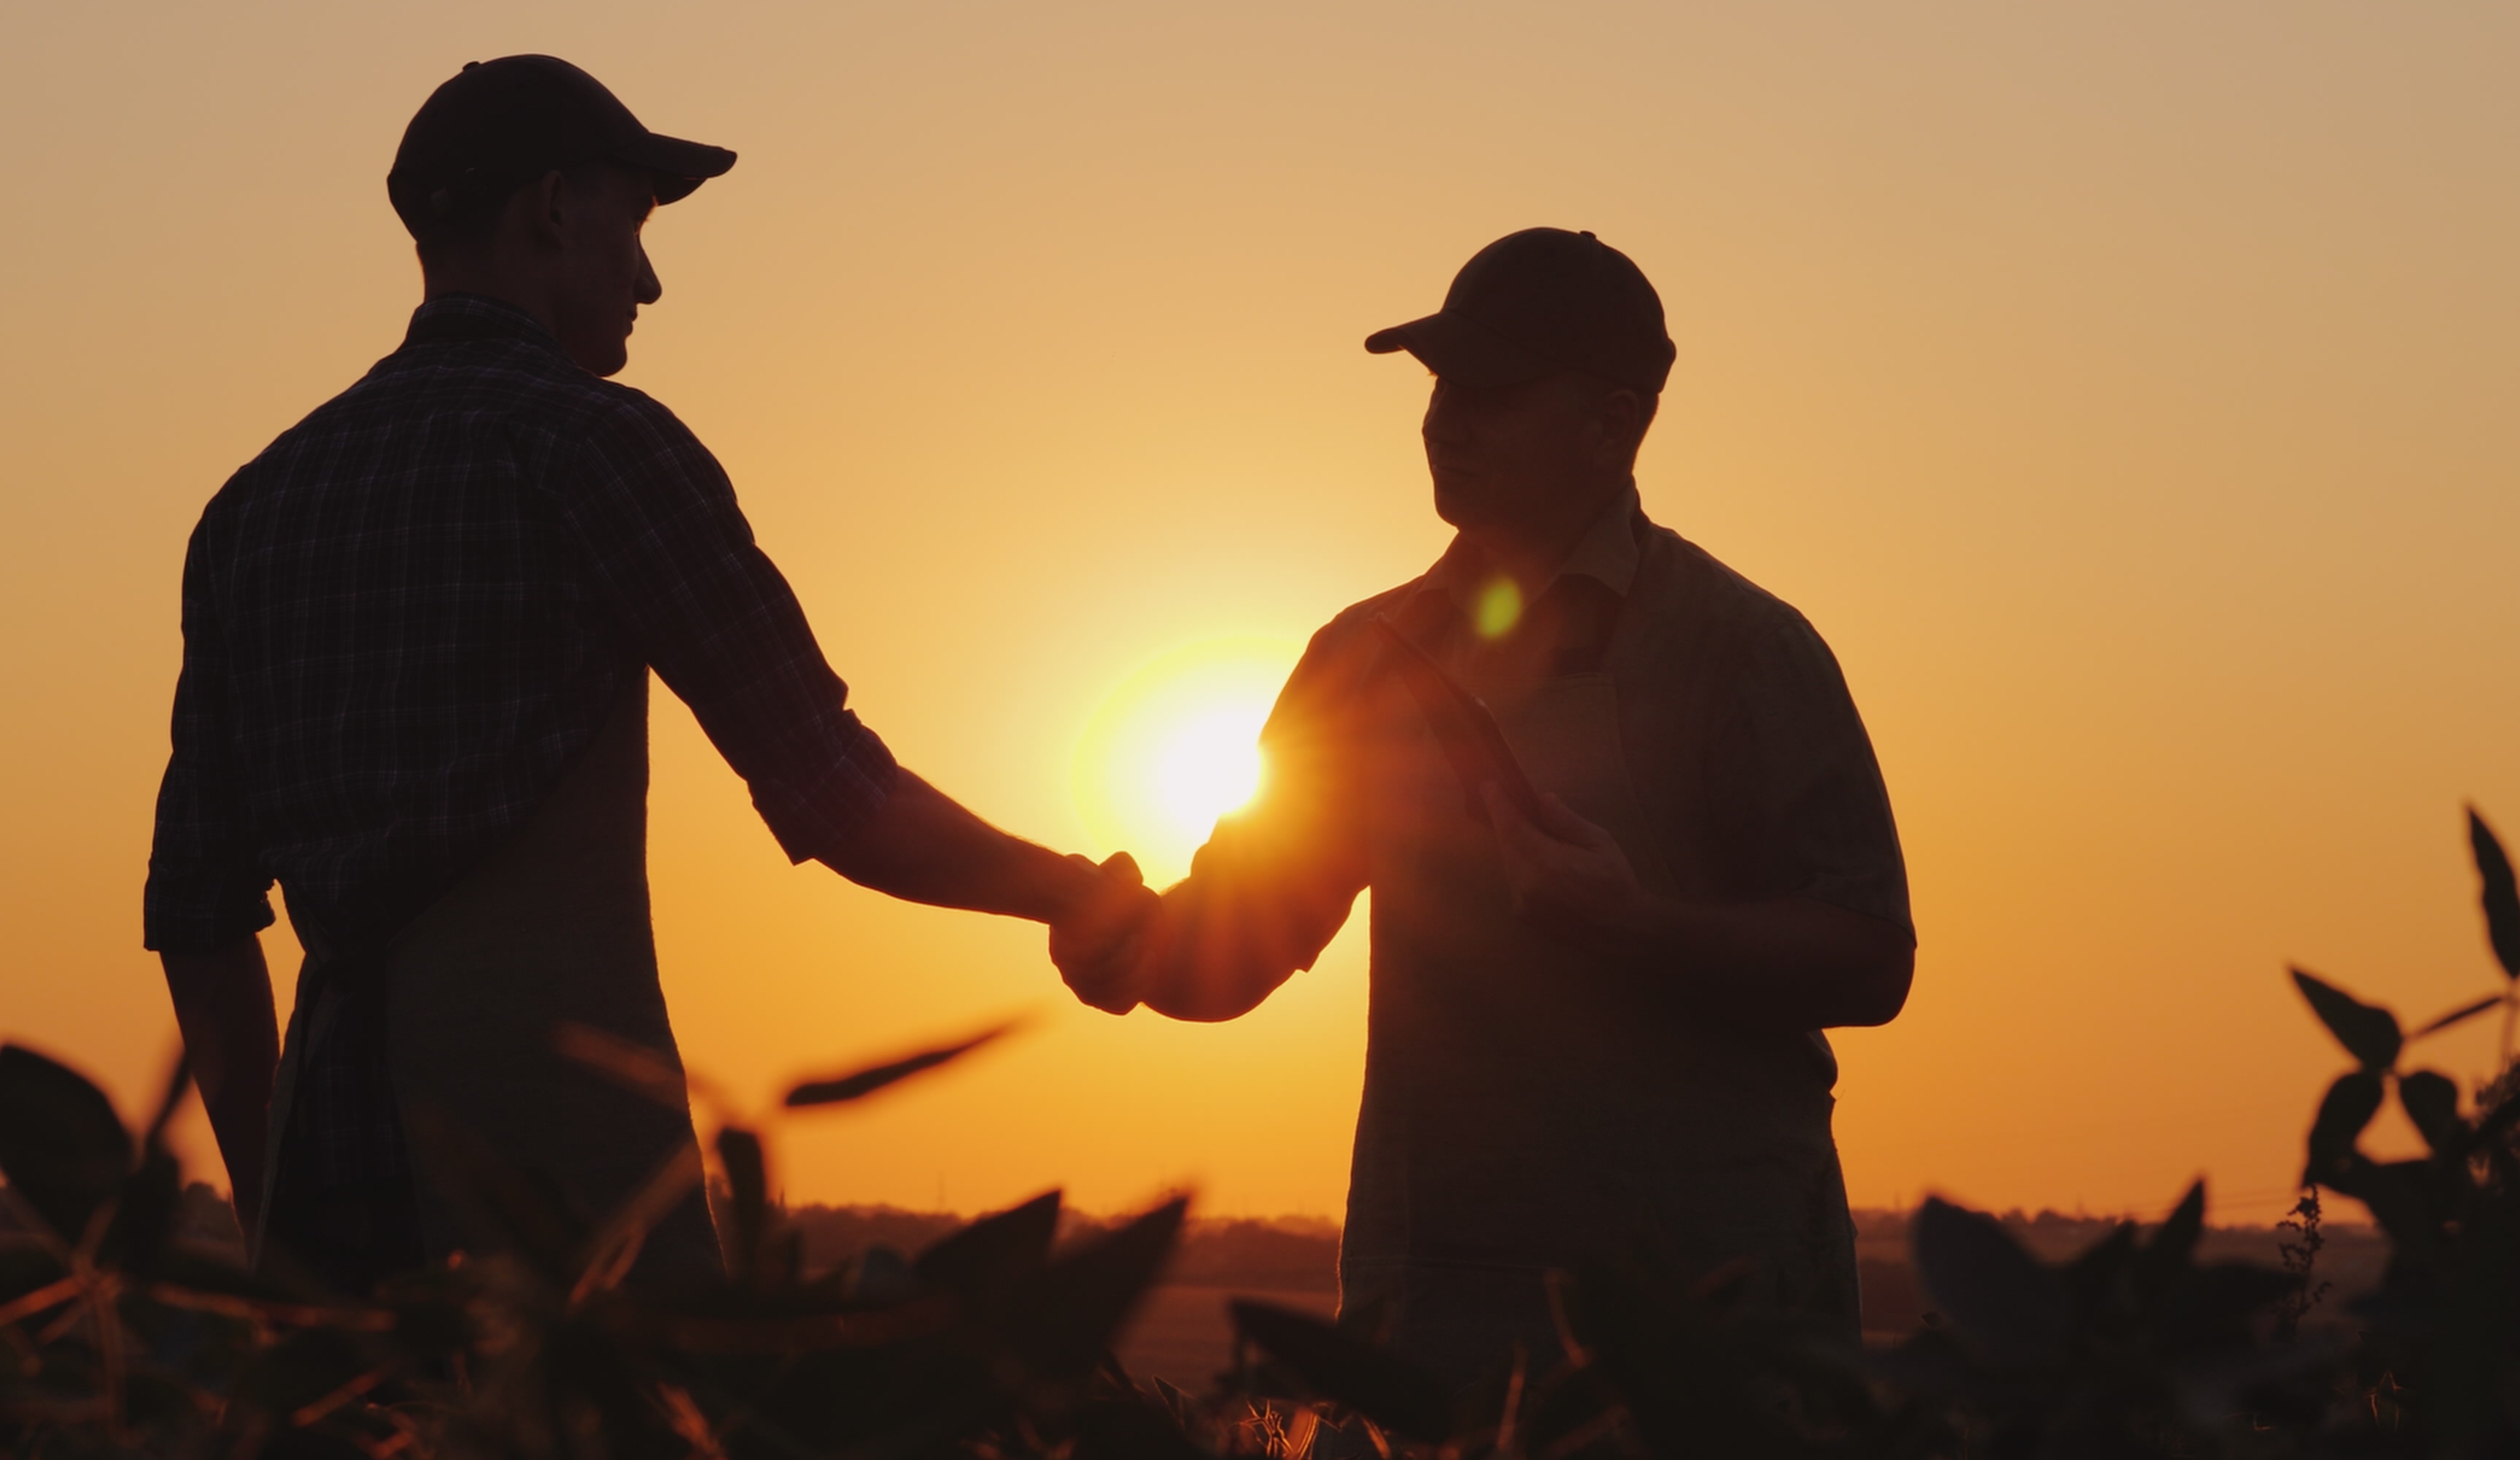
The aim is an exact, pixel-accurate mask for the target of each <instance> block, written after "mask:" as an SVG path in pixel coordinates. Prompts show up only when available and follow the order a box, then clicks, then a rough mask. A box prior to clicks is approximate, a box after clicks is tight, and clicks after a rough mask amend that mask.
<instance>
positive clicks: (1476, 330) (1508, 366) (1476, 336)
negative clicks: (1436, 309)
mask: <svg viewBox="0 0 2520 1460" xmlns="http://www.w3.org/2000/svg"><path fill="white" fill-rule="evenodd" d="M1365 347H1366V349H1368V350H1369V351H1371V352H1373V354H1376V355H1389V354H1394V353H1396V352H1398V351H1401V350H1407V351H1408V352H1409V353H1410V354H1412V355H1415V356H1417V357H1418V362H1419V363H1420V364H1422V365H1424V366H1425V367H1426V368H1427V369H1428V370H1431V371H1433V372H1434V373H1435V374H1436V375H1438V376H1443V377H1444V378H1445V379H1447V380H1451V381H1453V382H1454V383H1456V384H1461V385H1467V386H1469V387H1470V388H1471V389H1473V390H1487V389H1492V388H1495V387H1497V386H1501V385H1519V384H1521V383H1522V382H1524V381H1525V380H1537V379H1541V378H1543V377H1545V376H1553V375H1555V374H1557V373H1558V371H1559V370H1560V369H1561V368H1562V367H1560V366H1559V365H1558V364H1557V363H1556V362H1555V361H1553V360H1551V359H1549V358H1548V357H1546V356H1544V355H1539V354H1535V353H1533V352H1532V351H1530V350H1526V349H1524V348H1523V347H1522V346H1520V345H1518V344H1515V343H1513V342H1512V341H1511V340H1508V339H1507V338H1506V337H1505V336H1503V335H1501V334H1498V333H1497V332H1495V331H1493V330H1490V329H1488V328H1487V327H1486V326H1484V325H1479V324H1475V323H1473V322H1471V321H1469V320H1466V319H1463V317H1461V316H1460V315H1457V314H1442V313H1437V314H1430V315H1428V316H1426V317H1425V318H1424V319H1422V320H1411V321H1410V322H1409V323H1408V324H1405V325H1394V326H1392V327H1391V328H1390V329H1388V330H1377V331H1375V332H1373V333H1372V334H1369V335H1367V336H1366V337H1365Z"/></svg>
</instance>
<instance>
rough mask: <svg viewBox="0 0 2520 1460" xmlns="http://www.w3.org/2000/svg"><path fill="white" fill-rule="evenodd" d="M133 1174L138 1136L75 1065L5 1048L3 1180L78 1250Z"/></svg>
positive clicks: (0, 1079) (0, 1078)
mask: <svg viewBox="0 0 2520 1460" xmlns="http://www.w3.org/2000/svg"><path fill="white" fill-rule="evenodd" d="M130 1171H131V1132H130V1131H128V1130H125V1129H124V1128H122V1118H121V1117H120V1116H118V1115H115V1114H114V1113H113V1102H112V1101H111V1100H109V1099H107V1098H106V1097H105V1092H104V1091H103V1090H100V1089H98V1088H97V1087H96V1086H95V1085H93V1084H89V1083H88V1082H87V1080H86V1078H85V1077H83V1076H81V1075H80V1074H78V1072H76V1071H74V1070H72V1069H70V1068H69V1067H68V1066H67V1065H64V1064H59V1063H57V1062H55V1061H53V1060H49V1059H46V1058H45V1057H44V1056H42V1055H40V1054H37V1053H36V1052H35V1051H33V1050H31V1049H28V1048H25V1047H24V1046H22V1045H18V1044H7V1045H0V1175H5V1176H7V1177H8V1178H9V1184H10V1186H11V1187H13V1188H15V1189H16V1191H17V1193H18V1195H19V1196H21V1197H22V1198H24V1199H25V1202H26V1205H27V1206H29V1207H31V1208H33V1209H34V1211H35V1215H36V1216H37V1217H42V1218H43V1220H44V1224H45V1225H46V1226H48V1227H51V1228H52V1229H53V1231H54V1233H55V1235H57V1236H59V1237H60V1238H61V1239H62V1240H63V1241H64V1242H67V1243H69V1244H70V1245H71V1246H73V1247H75V1246H77V1245H78V1243H79V1241H80V1239H81V1238H83V1237H84V1236H85V1235H86V1233H87V1225H88V1221H89V1219H90V1218H91V1217H94V1216H95V1215H96V1211H97V1209H98V1208H99V1207H102V1206H104V1205H105V1204H106V1203H107V1202H108V1201H110V1200H112V1197H113V1194H114V1192H115V1191H117V1190H118V1189H120V1187H121V1185H122V1180H123V1177H124V1176H125V1175H127V1174H129V1172H130Z"/></svg>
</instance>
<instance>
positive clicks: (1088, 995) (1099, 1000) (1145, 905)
mask: <svg viewBox="0 0 2520 1460" xmlns="http://www.w3.org/2000/svg"><path fill="white" fill-rule="evenodd" d="M1068 861H1070V862H1072V863H1076V864H1077V865H1078V866H1079V867H1081V868H1083V869H1084V870H1085V871H1086V872H1088V873H1089V874H1091V878H1092V880H1091V881H1090V882H1089V883H1088V884H1087V891H1086V893H1085V895H1084V896H1081V897H1079V898H1078V899H1077V900H1076V901H1075V902H1074V903H1073V904H1072V905H1070V907H1068V909H1067V911H1066V912H1065V913H1064V914H1063V915H1061V916H1060V917H1059V918H1058V919H1057V921H1055V922H1053V923H1052V924H1051V925H1050V961H1051V962H1053V963H1055V964H1057V966H1058V975H1059V977H1060V978H1061V979H1063V980H1065V981H1066V984H1067V987H1068V989H1069V990H1070V991H1072V992H1073V993H1074V994H1075V995H1076V996H1077V998H1078V999H1080V1000H1082V1001H1083V1002H1085V1003H1087V1004H1090V1005H1092V1006H1093V1007H1095V1008H1098V1009H1101V1010H1102V1012H1104V1013H1106V1014H1125V1013H1127V1012H1129V1011H1130V1010H1131V1009H1134V1008H1136V1007H1137V1006H1138V1004H1139V1002H1140V1001H1141V1000H1142V999H1143V998H1144V996H1145V988H1144V986H1145V982H1146V980H1145V958H1144V956H1143V954H1144V951H1145V942H1146V932H1147V928H1148V925H1149V924H1150V923H1151V922H1152V921H1153V920H1154V916H1155V913H1156V912H1157V911H1158V910H1159V909H1160V908H1161V907H1162V906H1163V900H1162V899H1160V898H1158V897H1156V896H1155V894H1154V893H1153V892H1152V891H1151V890H1149V889H1148V886H1147V879H1146V875H1145V874H1144V873H1142V872H1140V871H1139V870H1138V863H1137V859H1135V858H1133V857H1131V856H1130V855H1129V854H1128V853H1126V852H1114V853H1112V854H1111V856H1110V858H1109V859H1108V860H1106V861H1105V862H1103V863H1102V865H1100V866H1096V865H1095V864H1094V863H1093V862H1092V861H1091V860H1089V859H1087V858H1084V857H1070V858H1069V859H1068Z"/></svg>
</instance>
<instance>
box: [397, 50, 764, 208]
mask: <svg viewBox="0 0 2520 1460" xmlns="http://www.w3.org/2000/svg"><path fill="white" fill-rule="evenodd" d="M597 160H610V161H614V162H620V163H622V164H624V165H626V166H630V167H637V168H641V169H644V170H646V171H647V172H650V173H652V174H653V175H654V177H655V179H656V200H657V201H658V202H660V203H661V202H673V201H676V200H677V199H684V198H688V197H690V196H691V194H692V190H693V189H695V188H697V187H698V186H699V185H700V184H701V183H703V182H705V181H706V180H708V179H710V178H713V177H716V176H718V175H719V174H721V173H723V172H725V171H726V170H727V169H728V168H730V167H733V166H734V165H735V154H733V153H731V152H728V151H727V150H726V149H725V148H722V147H711V146H709V145H708V144H706V143H704V142H686V141H684V140H683V139H681V138H679V137H667V136H664V135H663V134H661V133H657V132H651V131H649V130H648V129H647V128H646V127H644V126H642V125H640V122H639V118H637V117H636V116H633V115H631V114H630V109H629V108H627V107H625V106H623V105H621V100H620V98H618V97H616V96H614V95H613V94H612V93H611V92H610V91H608V90H607V89H606V88H605V85H604V83H603V82H601V81H598V80H596V79H595V78H594V77H593V76H590V75H588V74H587V73H586V72H584V71H582V70H580V69H578V68H577V67H576V66H571V65H569V64H568V63H567V62H565V61H562V60H561V59H560V58H559V57H557V56H502V57H500V58H499V59H498V60H496V61H473V62H467V63H466V64H465V66H464V69H462V70H460V71H458V72H456V73H455V75H454V76H453V77H451V78H450V79H448V80H447V82H446V83H445V84H444V85H442V86H440V87H438V88H437V89H436V90H435V91H433V92H430V93H429V94H428V100H427V101H426V102H423V103H421V106H420V111H418V112H417V113H415V114H414V115H413V116H412V119H411V125H410V126H408V127H406V128H404V129H403V134H402V146H401V147H400V148H399V149H397V150H396V151H395V153H394V161H393V170H392V171H390V172H388V173H386V174H385V194H386V196H387V197H389V198H390V199H393V206H394V211H395V212H396V213H398V214H400V215H401V217H402V221H403V226H404V227H406V228H409V229H410V230H411V231H412V232H413V233H414V234H415V235H417V234H419V233H420V232H421V231H422V230H423V229H424V228H426V227H427V225H428V224H429V223H430V222H431V221H432V220H434V219H437V218H441V217H444V216H446V215H447V214H449V213H451V212H454V211H455V210H457V209H458V208H461V207H462V206H464V205H465V204H466V203H467V202H469V201H474V200H478V199H483V198H486V197H493V196H498V195H503V194H505V193H506V192H507V191H508V190H509V189H511V188H514V187H517V185H519V184H522V183H527V182H530V181H532V180H533V179H535V178H538V177H540V176H542V175H543V174H544V173H546V172H549V171H551V170H552V169H554V168H556V167H573V166H576V165H577V164H578V163H581V162H593V161H597Z"/></svg>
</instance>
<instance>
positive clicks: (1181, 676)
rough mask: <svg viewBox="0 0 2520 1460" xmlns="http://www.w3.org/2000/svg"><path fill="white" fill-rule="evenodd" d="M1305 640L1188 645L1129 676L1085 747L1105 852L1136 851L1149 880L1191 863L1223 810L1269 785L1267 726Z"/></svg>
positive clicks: (1079, 783)
mask: <svg viewBox="0 0 2520 1460" xmlns="http://www.w3.org/2000/svg"><path fill="white" fill-rule="evenodd" d="M1298 652H1299V646H1298V645H1296V644H1294V643H1291V642H1278V641H1274V640H1266V639H1235V640H1223V641H1218V642H1203V643H1193V644H1188V645H1185V646H1183V647H1181V648H1178V649H1174V650H1172V651H1170V652H1168V653H1165V654H1162V655H1159V656H1157V657H1156V658H1155V659H1153V660H1152V661H1150V662H1148V664H1146V665H1145V666H1143V667H1142V668H1140V669H1139V670H1138V671H1137V672H1136V673H1134V674H1131V675H1130V676H1129V677H1128V678H1126V679H1124V680H1122V681H1121V682H1120V684H1119V685H1118V686H1116V687H1115V688H1113V690H1112V691H1111V694H1110V697H1109V698H1107V699H1106V700H1104V701H1103V702H1102V706H1101V707H1100V708H1098V709H1097V710H1096V711H1095V713H1094V715H1093V718H1091V719H1090V720H1088V721H1087V722H1086V726H1085V732H1084V733H1083V734H1082V735H1081V736H1079V737H1078V740H1077V748H1076V806H1077V812H1078V814H1079V815H1080V816H1081V817H1082V818H1084V821H1085V828H1086V831H1087V833H1088V835H1089V836H1090V837H1091V838H1092V840H1093V843H1094V848H1093V850H1094V851H1096V852H1097V853H1107V852H1114V851H1121V850H1126V851H1128V852H1129V853H1130V854H1131V855H1132V856H1134V857H1136V858H1137V859H1138V863H1139V865H1140V866H1141V867H1143V868H1144V869H1145V871H1146V874H1147V877H1148V880H1149V881H1152V882H1156V883H1158V884H1161V883H1164V882H1170V881H1173V880H1175V879H1177V878H1179V877H1180V876H1182V875H1183V874H1184V873H1186V872H1188V871H1189V870H1190V859H1191V854H1192V853H1193V852H1194V851H1196V850H1197V849H1198V845H1199V843H1200V842H1203V841H1205V840H1206V839H1207V833H1208V829H1209V828H1210V827H1212V826H1214V825H1215V824H1216V818H1218V817H1221V816H1223V815H1225V814H1226V813H1227V812H1230V811H1232V810H1234V809H1235V808H1237V807H1238V806H1240V805H1242V804H1243V803H1244V802H1246V801H1248V800H1250V799H1251V796H1252V794H1253V793H1254V792H1255V791H1257V790H1258V789H1259V788H1260V776H1261V774H1262V767H1261V762H1260V747H1259V737H1260V727H1261V725H1262V724H1263V723H1264V722H1265V721H1267V720H1268V718H1269V706H1270V704H1271V703H1272V702H1273V701H1274V700H1275V699H1276V697H1277V693H1278V686H1280V685H1282V684H1283V683H1284V682H1285V679H1286V671H1288V670H1289V669H1292V668H1293V667H1294V665H1295V656H1296V654H1297V653H1298Z"/></svg>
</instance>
